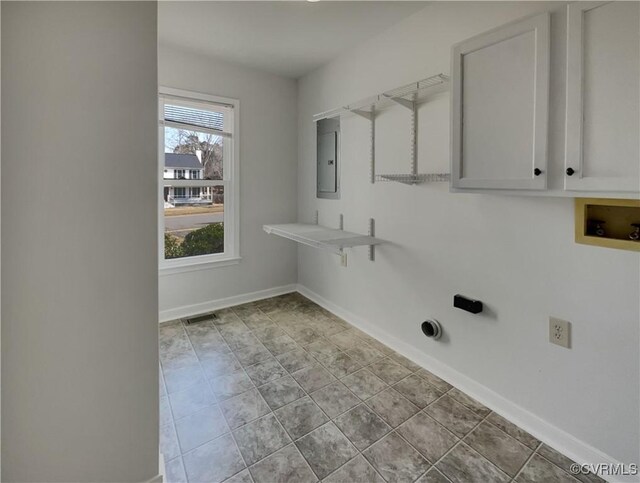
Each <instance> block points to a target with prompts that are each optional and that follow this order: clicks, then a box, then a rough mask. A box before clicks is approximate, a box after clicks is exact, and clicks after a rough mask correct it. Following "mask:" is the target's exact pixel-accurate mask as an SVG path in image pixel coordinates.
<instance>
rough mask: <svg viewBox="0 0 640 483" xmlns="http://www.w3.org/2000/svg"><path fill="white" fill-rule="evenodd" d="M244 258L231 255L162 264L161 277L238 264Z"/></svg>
mask: <svg viewBox="0 0 640 483" xmlns="http://www.w3.org/2000/svg"><path fill="white" fill-rule="evenodd" d="M240 260H242V257H229V258H222V259H219V260H189V261H184V262H182V263H179V264H175V265H174V264H171V265H164V266H160V269H159V274H160V277H165V276H167V275H176V274H179V273H187V272H197V271H199V270H209V269H212V268H220V267H228V266H230V265H237V264H239V263H240Z"/></svg>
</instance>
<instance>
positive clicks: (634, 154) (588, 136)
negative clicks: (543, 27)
mask: <svg viewBox="0 0 640 483" xmlns="http://www.w3.org/2000/svg"><path fill="white" fill-rule="evenodd" d="M639 12H640V5H639V4H638V3H637V2H578V3H575V4H571V5H569V6H568V11H567V18H568V24H567V28H568V43H567V139H566V150H565V168H571V169H573V170H574V174H573V175H571V176H569V175H565V188H566V189H568V190H588V191H620V192H626V191H629V192H637V191H639V190H640V178H639V174H640V149H639V146H640V134H639V133H640V95H639V89H638V86H639V82H640V47H639V44H640V34H639V28H638V25H639V22H640V14H639Z"/></svg>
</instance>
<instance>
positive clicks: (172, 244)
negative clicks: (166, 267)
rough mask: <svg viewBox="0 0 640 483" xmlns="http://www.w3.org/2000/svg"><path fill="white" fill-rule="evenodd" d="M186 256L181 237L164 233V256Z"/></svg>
mask: <svg viewBox="0 0 640 483" xmlns="http://www.w3.org/2000/svg"><path fill="white" fill-rule="evenodd" d="M180 257H184V254H183V251H182V245H181V243H180V239H179V238H178V237H176V236H173V235H170V234H169V233H165V234H164V258H180Z"/></svg>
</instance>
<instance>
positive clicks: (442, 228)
mask: <svg viewBox="0 0 640 483" xmlns="http://www.w3.org/2000/svg"><path fill="white" fill-rule="evenodd" d="M561 5H562V4H555V5H553V7H555V8H560V9H562V6H561ZM545 8H549V4H544V3H518V2H510V3H484V2H470V3H455V2H451V3H449V2H440V3H438V2H436V3H433V4H431V5H429V6H427V7H426V8H425V9H424V10H422V11H420V12H418V13H416V14H414V15H413V16H411V17H409V18H407V19H405V20H403V21H401V22H400V23H398V24H396V25H394V26H392V27H391V28H389V29H388V30H386V31H384V32H382V33H381V34H379V35H378V36H377V37H375V38H373V39H372V40H370V41H368V42H366V43H364V44H362V45H360V46H358V47H357V48H355V49H353V50H351V51H348V52H345V53H344V54H343V55H342V56H341V57H340V58H338V59H336V60H334V61H333V62H331V63H330V64H328V65H326V66H325V67H323V68H321V69H319V70H318V71H316V72H313V73H311V74H310V75H308V76H306V77H305V78H303V79H302V80H301V81H300V84H299V97H298V99H299V108H298V119H299V125H298V128H299V142H298V156H299V168H298V169H299V172H298V192H299V212H298V217H299V219H300V220H310V219H312V216H313V212H314V210H315V209H316V208H318V209H319V210H320V222H321V223H324V224H328V225H331V226H337V222H338V214H339V213H344V215H345V229H348V230H354V231H361V232H366V231H365V230H366V228H367V220H368V218H369V217H374V218H375V220H376V236H378V237H380V238H383V239H385V240H388V241H389V242H391V243H390V244H389V245H385V246H382V247H379V248H378V249H377V254H376V261H375V263H370V262H368V261H367V252H366V250H365V249H360V250H359V251H354V252H353V253H352V254H350V256H349V266H348V267H347V268H341V267H340V266H339V260H338V259H337V257H335V256H332V255H329V254H325V253H322V252H319V251H317V250H313V249H310V248H306V247H301V248H300V249H299V257H298V264H299V282H300V283H301V284H302V285H303V286H306V287H307V288H308V289H310V290H311V291H313V292H315V293H317V294H319V295H320V296H322V297H324V298H325V299H327V300H328V301H329V302H331V303H333V304H335V305H337V306H339V307H342V308H343V309H345V310H347V311H349V312H351V313H353V314H355V315H356V316H358V317H360V318H362V319H365V320H367V321H368V322H370V323H372V324H373V326H374V327H376V328H377V329H378V330H379V331H383V332H387V333H388V334H391V335H392V336H395V337H397V338H398V339H400V340H401V341H402V342H404V343H406V344H409V345H410V346H411V347H412V348H414V349H415V350H416V351H419V352H420V353H423V354H427V355H428V356H430V357H432V358H434V359H436V360H437V361H439V362H441V363H443V364H445V365H446V366H448V367H450V368H452V369H454V370H457V371H459V372H460V373H463V374H465V375H467V376H469V377H470V378H472V379H473V380H475V381H476V382H477V383H479V384H481V385H483V386H485V387H486V388H488V389H489V390H490V391H494V392H495V393H497V394H498V395H499V396H502V397H504V398H506V399H507V400H509V401H510V402H511V403H514V404H515V405H518V406H520V407H521V408H523V409H525V410H527V411H530V412H531V413H533V414H534V415H537V416H538V417H540V418H542V419H543V420H544V421H546V422H547V423H550V424H551V425H553V426H556V427H557V428H560V429H561V430H563V431H566V432H567V433H569V434H570V435H572V436H573V437H575V438H578V439H579V440H581V442H582V443H585V444H586V445H591V446H593V447H595V448H596V449H599V450H600V451H602V452H604V453H606V454H608V455H609V456H611V457H613V458H617V459H618V460H620V461H623V462H627V463H631V462H634V461H635V462H637V461H638V454H639V453H640V448H639V432H638V431H639V425H640V421H639V412H640V411H639V406H640V405H639V379H640V377H639V364H640V361H639V355H638V345H639V331H638V325H639V324H638V321H639V318H640V317H639V295H638V294H639V289H640V286H639V263H638V262H639V255H638V253H632V252H626V251H619V250H610V249H605V248H598V247H590V246H584V245H577V244H575V243H574V241H573V230H574V228H573V222H574V220H573V201H572V200H571V199H560V198H532V197H515V196H511V197H508V196H498V195H481V194H452V193H449V192H448V186H447V184H446V183H438V184H431V185H421V186H415V187H409V186H405V185H400V184H394V183H377V184H375V185H370V184H369V181H368V169H369V168H368V159H369V158H368V156H369V144H368V132H369V131H368V129H369V127H368V124H367V122H366V121H365V120H363V119H361V118H357V117H349V118H343V122H342V160H343V161H342V178H341V186H342V199H341V200H338V201H334V200H316V199H315V165H314V160H315V135H314V124H313V122H312V114H314V113H316V112H321V111H324V110H327V109H330V108H334V107H337V106H341V105H345V104H348V103H349V102H353V101H356V100H358V99H361V98H364V97H367V96H369V95H373V94H376V93H379V92H382V91H385V90H388V89H391V88H394V87H397V86H400V85H403V84H406V83H408V82H412V81H415V80H417V79H421V78H424V77H427V76H429V75H433V74H437V73H440V72H444V73H449V71H450V68H449V58H450V57H449V52H450V47H451V44H452V43H455V42H457V41H460V40H463V39H465V38H468V37H471V36H473V35H475V34H478V33H481V32H483V31H486V30H488V29H491V28H494V27H496V26H499V25H501V24H503V23H506V22H508V21H510V20H513V19H516V18H519V17H522V16H526V15H529V14H531V13H535V12H538V11H541V10H544V9H545ZM552 22H553V30H554V33H553V35H554V37H555V38H556V39H557V42H556V43H555V44H554V49H553V55H552V57H553V62H554V65H555V67H556V68H557V69H558V70H556V75H555V76H554V78H553V79H552V89H553V101H552V106H551V111H550V112H551V116H552V118H551V121H552V125H551V126H552V127H551V142H550V155H551V158H552V166H551V170H552V171H554V172H559V170H560V169H561V165H562V155H563V143H564V131H563V130H564V127H563V109H564V92H563V82H564V80H563V78H564V76H563V68H562V60H563V55H564V43H563V42H562V34H563V31H564V27H563V26H564V22H565V16H564V14H563V12H562V10H561V11H560V13H559V14H555V15H554V16H553V19H552ZM612 95H615V93H612ZM487 122H491V119H490V118H487ZM377 127H378V131H377V132H378V134H377V141H376V142H377V144H376V149H377V162H378V172H382V171H385V170H387V171H391V172H402V171H406V170H408V167H409V158H408V149H409V147H408V145H409V129H408V114H407V112H406V110H403V109H402V108H400V109H396V110H394V111H389V112H388V113H385V114H383V115H382V116H380V118H379V120H378V122H377ZM419 129H420V145H419V153H420V154H419V166H420V171H421V172H443V170H446V171H444V172H448V162H449V99H448V96H444V97H442V98H440V99H438V100H435V101H434V102H433V103H432V104H429V105H427V106H425V107H423V108H422V109H421V110H420V128H419ZM612 159H615V153H612ZM456 293H462V294H465V295H468V296H470V297H474V298H477V299H480V300H482V301H483V302H485V304H486V309H485V312H484V313H483V314H482V315H478V316H473V315H471V314H468V313H466V312H463V311H461V310H458V309H454V308H453V307H452V299H453V295H454V294H456ZM549 315H554V316H558V317H562V318H566V319H568V320H570V321H571V322H572V323H573V348H572V349H571V350H566V349H563V348H560V347H558V346H554V345H551V344H549V343H548V341H547V337H548V335H547V330H548V325H547V324H548V316H549ZM429 316H432V317H435V318H437V319H439V321H440V322H441V323H442V325H443V327H444V330H445V336H444V337H443V339H442V340H441V341H439V342H434V341H430V340H428V339H426V338H425V337H423V336H422V334H421V332H420V325H419V324H420V322H421V321H423V320H424V319H425V318H427V317H429ZM569 439H570V438H569ZM578 446H580V445H579V444H578ZM560 449H563V448H560ZM589 462H592V463H597V462H599V461H589Z"/></svg>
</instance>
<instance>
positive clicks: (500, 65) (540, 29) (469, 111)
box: [451, 13, 550, 189]
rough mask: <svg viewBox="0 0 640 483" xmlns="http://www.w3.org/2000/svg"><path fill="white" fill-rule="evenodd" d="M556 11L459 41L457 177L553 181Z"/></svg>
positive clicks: (519, 184) (480, 184)
mask: <svg viewBox="0 0 640 483" xmlns="http://www.w3.org/2000/svg"><path fill="white" fill-rule="evenodd" d="M549 22H550V17H549V14H548V13H545V14H542V15H538V16H535V17H530V18H527V19H525V20H521V21H517V22H514V23H510V24H507V25H505V26H503V27H500V28H498V29H495V30H492V31H490V32H487V33H485V34H481V35H479V36H477V37H473V38H471V39H469V40H465V41H464V42H461V43H459V44H457V45H455V46H454V47H453V49H452V66H451V73H452V84H451V89H452V90H451V102H452V104H451V106H452V112H451V120H452V126H451V143H452V146H451V184H452V186H453V187H454V188H473V189H478V188H479V189H483V188H485V189H546V186H547V173H546V171H547V130H548V111H549Z"/></svg>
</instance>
